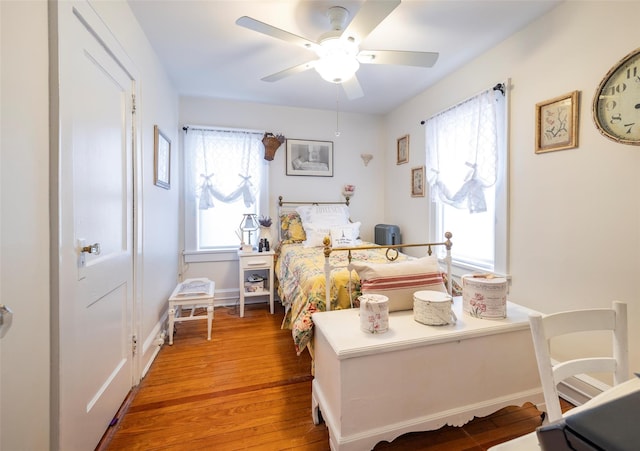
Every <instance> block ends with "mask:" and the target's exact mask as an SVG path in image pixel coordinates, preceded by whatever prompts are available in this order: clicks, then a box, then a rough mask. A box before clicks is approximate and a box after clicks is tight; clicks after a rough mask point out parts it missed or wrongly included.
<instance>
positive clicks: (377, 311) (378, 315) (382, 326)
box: [359, 294, 389, 334]
mask: <svg viewBox="0 0 640 451" xmlns="http://www.w3.org/2000/svg"><path fill="white" fill-rule="evenodd" d="M359 299H360V329H362V330H363V331H365V332H369V333H371V334H381V333H384V332H386V331H387V330H389V298H388V297H386V296H384V295H382V294H363V295H362V296H360V297H359Z"/></svg>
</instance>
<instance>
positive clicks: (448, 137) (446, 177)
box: [425, 89, 504, 213]
mask: <svg viewBox="0 0 640 451" xmlns="http://www.w3.org/2000/svg"><path fill="white" fill-rule="evenodd" d="M498 102H504V96H503V95H502V94H501V93H500V92H499V91H494V90H493V89H490V90H487V91H485V92H483V93H481V94H479V95H477V96H475V97H472V98H470V99H468V100H466V101H464V102H462V103H460V104H458V105H456V106H454V107H452V108H449V109H448V110H446V111H444V112H442V113H439V114H437V115H435V116H433V117H431V118H430V119H428V120H427V121H426V122H425V135H426V136H425V142H426V150H427V181H428V183H429V187H430V193H431V198H432V200H433V201H441V202H444V203H446V204H448V205H452V206H454V207H456V208H467V209H468V210H469V212H470V213H479V212H484V211H486V210H487V205H486V199H485V194H484V189H485V188H487V187H490V186H492V185H494V184H495V183H496V181H497V174H498V167H497V165H498V151H497V148H498V146H497V141H498V129H497V127H498V125H497V114H498Z"/></svg>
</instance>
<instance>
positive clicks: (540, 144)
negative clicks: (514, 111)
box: [535, 91, 579, 153]
mask: <svg viewBox="0 0 640 451" xmlns="http://www.w3.org/2000/svg"><path fill="white" fill-rule="evenodd" d="M578 97H579V92H578V91H573V92H570V93H568V94H565V95H563V96H559V97H555V98H553V99H551V100H547V101H545V102H540V103H538V104H536V149H535V150H536V153H544V152H551V151H553V150H564V149H572V148H574V147H578V100H579V99H578Z"/></svg>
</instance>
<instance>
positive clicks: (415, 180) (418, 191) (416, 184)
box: [411, 166, 424, 197]
mask: <svg viewBox="0 0 640 451" xmlns="http://www.w3.org/2000/svg"><path fill="white" fill-rule="evenodd" d="M422 196H424V166H419V167H417V168H411V197H422Z"/></svg>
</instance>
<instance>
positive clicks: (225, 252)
mask: <svg viewBox="0 0 640 451" xmlns="http://www.w3.org/2000/svg"><path fill="white" fill-rule="evenodd" d="M182 255H183V257H184V262H185V263H207V262H225V261H232V260H238V249H235V248H229V249H216V250H208V251H184V252H183V253H182Z"/></svg>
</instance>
